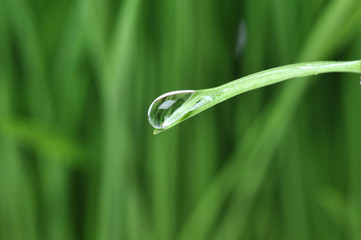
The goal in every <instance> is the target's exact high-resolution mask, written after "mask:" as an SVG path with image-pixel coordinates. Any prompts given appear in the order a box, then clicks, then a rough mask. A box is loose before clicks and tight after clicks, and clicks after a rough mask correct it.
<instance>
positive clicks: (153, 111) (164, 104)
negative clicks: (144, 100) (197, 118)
mask: <svg viewBox="0 0 361 240" xmlns="http://www.w3.org/2000/svg"><path fill="white" fill-rule="evenodd" d="M193 93H194V91H193V90H183V91H174V92H169V93H166V94H163V95H162V96H160V97H158V98H157V99H155V100H154V102H153V103H152V104H151V105H150V108H149V111H148V120H149V123H150V124H151V125H152V126H153V127H154V128H158V129H163V128H166V127H167V126H169V125H171V124H172V123H174V122H175V121H177V120H178V119H180V118H181V117H182V116H183V115H184V114H186V113H187V112H183V113H179V114H177V116H173V117H172V121H171V122H170V123H169V122H167V123H166V121H167V119H169V118H170V116H172V114H173V113H174V112H175V111H176V110H177V109H178V108H180V107H181V106H182V105H183V104H184V103H185V102H186V101H187V100H188V99H189V98H190V97H191V96H192V95H193Z"/></svg>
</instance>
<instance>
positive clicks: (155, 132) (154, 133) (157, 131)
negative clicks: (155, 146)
mask: <svg viewBox="0 0 361 240" xmlns="http://www.w3.org/2000/svg"><path fill="white" fill-rule="evenodd" d="M164 130H166V129H157V128H156V129H154V131H153V135H157V134H158V133H161V132H163V131H164Z"/></svg>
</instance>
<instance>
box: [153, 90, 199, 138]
mask: <svg viewBox="0 0 361 240" xmlns="http://www.w3.org/2000/svg"><path fill="white" fill-rule="evenodd" d="M180 93H192V94H193V93H195V90H177V91H172V92H167V93H164V94H162V95H160V96H159V97H157V98H156V99H155V100H154V101H153V102H152V104H150V107H149V109H148V122H149V124H150V125H152V127H154V128H155V129H156V130H158V129H166V128H168V127H169V126H167V127H158V126H154V125H153V123H152V121H151V120H150V119H151V118H150V111H151V110H152V107H153V105H154V104H155V102H157V101H158V100H159V99H161V98H164V97H168V96H171V95H174V94H180ZM191 96H192V95H191ZM191 96H190V97H191ZM155 134H156V133H154V135H155Z"/></svg>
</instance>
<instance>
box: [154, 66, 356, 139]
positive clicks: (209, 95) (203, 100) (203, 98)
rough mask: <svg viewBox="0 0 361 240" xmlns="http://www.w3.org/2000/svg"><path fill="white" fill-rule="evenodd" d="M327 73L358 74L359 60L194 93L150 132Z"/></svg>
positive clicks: (288, 69) (275, 71)
mask: <svg viewBox="0 0 361 240" xmlns="http://www.w3.org/2000/svg"><path fill="white" fill-rule="evenodd" d="M330 72H349V73H361V60H357V61H347V62H336V61H323V62H308V63H297V64H291V65H286V66H282V67H277V68H272V69H269V70H265V71H262V72H259V73H255V74H252V75H249V76H246V77H243V78H240V79H237V80H235V81H232V82H229V83H226V84H224V85H222V86H219V87H215V88H210V89H204V90H196V91H194V93H193V94H192V95H191V96H190V97H189V98H188V99H187V100H186V101H185V102H184V103H183V104H182V105H181V106H179V107H178V108H177V109H176V110H175V111H174V112H172V113H171V115H169V116H167V117H165V118H164V122H163V124H162V125H160V126H158V128H157V129H155V130H154V134H157V133H160V132H162V131H165V130H167V129H169V128H171V127H173V126H175V125H177V124H179V123H181V122H182V121H184V120H187V119H189V118H191V117H193V116H194V115H196V114H198V113H200V112H202V111H204V110H206V109H208V108H210V107H212V106H214V105H216V104H218V103H220V102H223V101H225V100H227V99H229V98H232V97H234V96H236V95H239V94H241V93H244V92H247V91H251V90H254V89H257V88H261V87H265V86H268V85H271V84H274V83H278V82H282V81H285V80H288V79H291V78H296V77H306V76H311V75H318V74H321V73H330ZM179 93H182V91H175V92H172V93H169V94H165V95H164V96H165V98H157V99H156V100H155V101H154V102H153V103H152V105H151V106H150V108H149V111H148V117H149V119H150V120H151V118H152V117H154V116H157V115H159V114H157V113H159V112H160V111H159V109H161V110H163V109H164V108H165V107H162V108H157V109H154V108H152V107H153V105H156V104H155V103H156V102H157V101H160V100H163V101H164V100H165V101H166V99H167V98H169V97H174V96H175V95H176V94H179ZM169 107H170V106H169ZM160 115H161V114H160Z"/></svg>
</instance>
